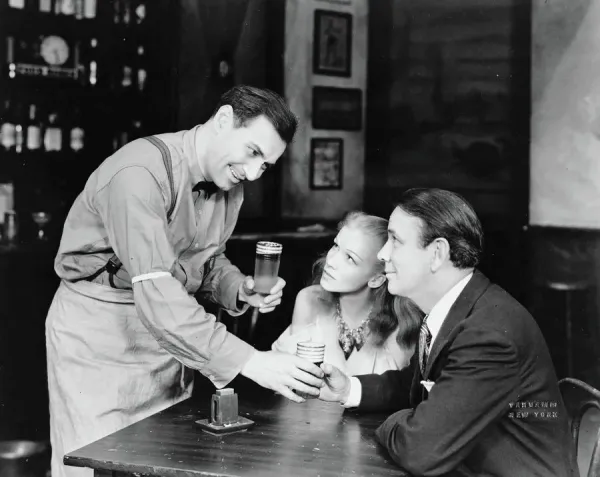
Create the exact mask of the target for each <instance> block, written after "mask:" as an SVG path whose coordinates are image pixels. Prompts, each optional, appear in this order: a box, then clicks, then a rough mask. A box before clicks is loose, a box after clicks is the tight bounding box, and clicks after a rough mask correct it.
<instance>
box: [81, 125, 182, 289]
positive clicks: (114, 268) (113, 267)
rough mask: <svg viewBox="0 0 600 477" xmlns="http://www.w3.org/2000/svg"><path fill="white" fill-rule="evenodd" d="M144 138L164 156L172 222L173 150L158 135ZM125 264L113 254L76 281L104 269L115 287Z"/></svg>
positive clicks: (173, 204)
mask: <svg viewBox="0 0 600 477" xmlns="http://www.w3.org/2000/svg"><path fill="white" fill-rule="evenodd" d="M143 139H146V140H147V141H148V142H150V143H151V144H153V145H154V146H156V147H157V148H158V150H159V151H160V154H161V156H162V160H163V163H164V165H165V169H166V170H167V176H168V178H169V187H170V189H171V203H170V204H169V209H168V211H167V222H169V223H170V222H171V219H172V215H173V211H174V210H175V204H176V202H177V196H176V195H175V181H174V179H173V161H172V160H171V151H169V148H168V147H167V145H166V144H165V143H164V141H163V140H162V139H159V138H157V137H156V136H147V137H145V138H143ZM122 266H123V264H122V263H121V260H119V257H117V255H116V254H113V256H112V257H110V258H109V259H108V262H106V264H105V265H104V266H103V267H101V268H100V269H99V270H96V271H95V272H94V273H93V274H92V275H90V276H89V277H86V278H79V279H78V280H75V281H81V280H85V281H88V282H91V281H92V280H94V279H95V278H97V277H98V276H99V275H100V274H102V273H103V272H104V271H107V272H108V281H109V283H110V286H111V287H113V288H117V287H116V286H115V282H114V276H115V275H116V273H117V272H118V271H119V269H120V268H121V267H122Z"/></svg>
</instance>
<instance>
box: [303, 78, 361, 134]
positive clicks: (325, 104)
mask: <svg viewBox="0 0 600 477" xmlns="http://www.w3.org/2000/svg"><path fill="white" fill-rule="evenodd" d="M312 106H313V108H312V109H313V110H312V126H313V128H314V129H338V130H342V131H360V130H361V128H362V91H361V90H360V89H357V88H330V87H325V86H315V87H314V88H313V104H312Z"/></svg>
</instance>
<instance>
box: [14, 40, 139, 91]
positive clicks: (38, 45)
mask: <svg viewBox="0 0 600 477" xmlns="http://www.w3.org/2000/svg"><path fill="white" fill-rule="evenodd" d="M124 49H125V48H124ZM120 53H121V54H122V55H121V58H117V61H116V62H117V63H121V65H120V66H119V67H117V68H115V66H114V63H115V62H114V61H113V63H112V64H111V67H112V71H111V72H110V75H109V77H108V78H107V75H106V74H105V73H103V74H102V77H103V78H106V79H107V81H109V83H110V84H109V85H108V86H110V88H111V89H117V88H119V87H121V88H124V89H127V88H135V89H137V91H139V92H143V91H144V89H145V87H146V80H147V77H148V73H147V70H146V55H145V53H146V52H145V49H144V46H143V45H137V48H136V49H135V54H132V53H133V52H131V51H129V52H127V51H123V50H122V51H121V52H120ZM123 53H129V54H128V55H127V56H125V55H124V54H123ZM100 60H101V54H100V53H99V42H98V39H97V38H91V39H90V41H89V45H84V48H83V51H82V48H81V45H80V43H79V42H72V43H71V44H70V43H69V42H67V40H65V39H63V38H61V37H59V36H56V35H50V36H39V37H37V38H33V39H29V40H24V39H15V38H14V37H13V36H7V37H6V61H7V67H8V77H9V79H14V78H16V77H17V76H20V75H25V76H57V72H58V73H60V76H59V77H64V76H65V75H66V76H67V77H69V78H73V79H78V80H80V81H81V82H82V83H84V84H88V85H90V86H96V85H98V84H99V83H100V78H101V76H100V73H101V72H100V70H99V68H100V66H99V63H100V62H101V61H100ZM119 60H120V61H119Z"/></svg>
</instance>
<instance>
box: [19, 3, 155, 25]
mask: <svg viewBox="0 0 600 477" xmlns="http://www.w3.org/2000/svg"><path fill="white" fill-rule="evenodd" d="M105 1H106V0H105ZM97 2H98V0H8V6H9V7H11V8H14V9H17V10H27V11H36V12H42V13H51V14H55V15H64V16H74V17H75V18H76V19H78V20H82V19H84V18H96V15H97ZM145 18H146V5H145V3H144V2H143V1H139V0H136V1H134V0H113V2H112V19H113V22H114V23H115V24H123V25H130V24H136V25H140V24H141V23H142V22H143V21H144V19H145Z"/></svg>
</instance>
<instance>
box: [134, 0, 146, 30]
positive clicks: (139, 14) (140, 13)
mask: <svg viewBox="0 0 600 477" xmlns="http://www.w3.org/2000/svg"><path fill="white" fill-rule="evenodd" d="M145 18H146V4H145V3H144V2H140V3H139V4H138V6H137V7H136V8H135V23H136V24H137V25H139V24H141V23H142V22H143V21H144V19H145Z"/></svg>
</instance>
